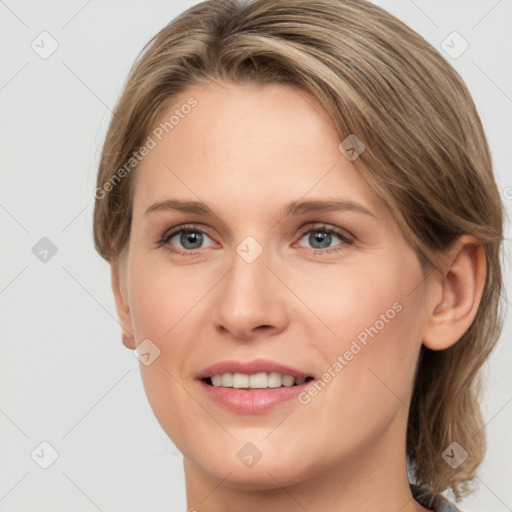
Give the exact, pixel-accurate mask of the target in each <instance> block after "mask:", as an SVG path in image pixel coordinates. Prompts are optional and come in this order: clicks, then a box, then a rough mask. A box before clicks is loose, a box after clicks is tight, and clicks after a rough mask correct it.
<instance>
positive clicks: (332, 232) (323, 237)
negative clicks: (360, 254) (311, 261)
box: [301, 225, 353, 253]
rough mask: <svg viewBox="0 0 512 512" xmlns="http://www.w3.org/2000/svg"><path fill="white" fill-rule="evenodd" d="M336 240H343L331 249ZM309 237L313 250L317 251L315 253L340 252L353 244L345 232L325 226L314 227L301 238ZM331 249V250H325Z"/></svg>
mask: <svg viewBox="0 0 512 512" xmlns="http://www.w3.org/2000/svg"><path fill="white" fill-rule="evenodd" d="M333 236H334V238H338V239H339V240H341V243H338V244H336V245H335V246H334V248H331V243H332V241H333ZM306 237H307V241H308V243H309V244H311V246H312V248H313V249H315V253H329V252H332V251H340V250H342V249H343V248H344V247H346V246H347V245H350V244H352V243H353V239H351V238H349V237H348V236H347V234H345V233H344V232H343V231H341V230H339V229H337V228H334V227H329V226H325V225H320V226H314V227H313V228H312V229H308V230H307V231H304V232H303V233H302V236H301V240H302V239H304V238H306ZM324 249H329V250H324Z"/></svg>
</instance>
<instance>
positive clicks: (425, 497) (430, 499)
mask: <svg viewBox="0 0 512 512" xmlns="http://www.w3.org/2000/svg"><path fill="white" fill-rule="evenodd" d="M409 486H410V488H411V492H412V495H413V497H414V499H415V500H416V501H417V502H418V503H419V504H420V505H422V506H423V507H426V508H428V509H430V510H433V511H434V512H461V511H460V510H459V509H458V508H457V507H456V506H455V505H453V503H450V502H449V501H448V500H447V499H446V498H445V497H444V496H443V495H442V494H435V493H434V492H432V491H431V490H429V489H427V488H426V487H420V486H419V485H416V484H412V483H409Z"/></svg>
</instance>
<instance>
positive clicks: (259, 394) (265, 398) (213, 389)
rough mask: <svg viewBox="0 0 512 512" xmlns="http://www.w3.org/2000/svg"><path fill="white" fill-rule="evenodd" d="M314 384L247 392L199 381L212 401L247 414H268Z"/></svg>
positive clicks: (306, 383) (309, 382)
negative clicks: (267, 412)
mask: <svg viewBox="0 0 512 512" xmlns="http://www.w3.org/2000/svg"><path fill="white" fill-rule="evenodd" d="M313 382H314V380H311V381H308V382H304V383H303V384H299V385H297V386H289V387H286V386H281V387H280V388H267V389H254V390H245V389H236V388H224V387H222V386H211V385H209V384H206V382H204V381H202V380H200V381H199V383H200V385H201V386H202V387H203V389H204V390H205V391H206V393H207V394H208V396H209V397H210V398H211V399H212V400H214V401H216V402H217V403H219V404H221V405H223V406H225V407H227V408H229V409H230V410H232V411H235V412H241V413H247V414H256V413H260V412H266V411H269V410H271V409H273V408H274V407H276V406H277V405H279V404H281V403H283V402H287V401H288V400H292V399H294V398H296V397H297V395H298V394H299V393H301V392H302V391H304V389H305V388H306V387H307V386H308V385H309V384H311V383H313Z"/></svg>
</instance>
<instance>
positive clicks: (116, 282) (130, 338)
mask: <svg viewBox="0 0 512 512" xmlns="http://www.w3.org/2000/svg"><path fill="white" fill-rule="evenodd" d="M123 277H125V276H120V268H119V266H118V265H115V264H112V266H111V283H112V292H113V294H114V301H115V304H116V311H117V316H118V318H119V322H120V324H121V329H122V340H123V345H124V346H125V347H126V348H129V349H131V350H134V349H135V348H136V346H135V337H134V335H133V326H132V318H131V315H130V307H129V305H128V298H127V296H126V295H127V294H126V291H125V289H124V288H123V286H122V282H121V280H122V279H123Z"/></svg>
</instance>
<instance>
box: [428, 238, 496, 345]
mask: <svg viewBox="0 0 512 512" xmlns="http://www.w3.org/2000/svg"><path fill="white" fill-rule="evenodd" d="M446 261H447V263H446V264H445V266H444V268H443V272H442V279H441V280H439V281H437V282H436V283H435V284H434V285H433V287H434V288H436V290H435V293H433V294H432V297H435V298H433V299H432V300H431V301H430V303H429V305H428V307H429V316H428V318H427V323H426V327H425V330H424V332H423V345H425V346H426V347H427V348H429V349H431V350H444V349H446V348H449V347H451V346H452V345H454V344H455V343H457V341H458V340H459V339H460V338H461V337H462V336H463V335H464V333H465V332H466V331H467V330H468V329H469V327H470V326H471V324H472V323H473V320H474V319H475V317H476V314H477V312H478V308H479V306H480V301H481V299H482V294H483V289H484V285H485V276H486V262H485V254H484V251H483V248H482V246H481V245H479V244H478V241H477V240H476V238H474V237H472V236H470V235H463V236H461V237H460V238H458V239H457V241H456V242H455V243H454V244H453V246H452V248H451V249H450V251H449V252H448V254H447V260H446Z"/></svg>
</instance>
